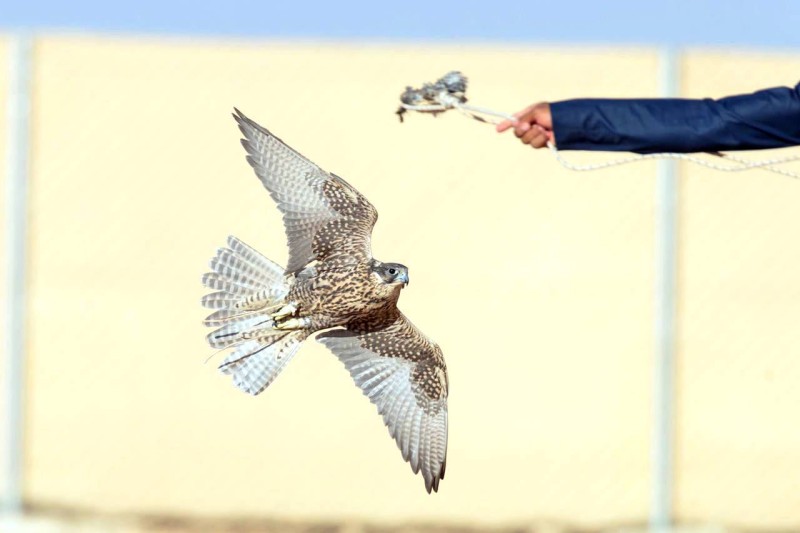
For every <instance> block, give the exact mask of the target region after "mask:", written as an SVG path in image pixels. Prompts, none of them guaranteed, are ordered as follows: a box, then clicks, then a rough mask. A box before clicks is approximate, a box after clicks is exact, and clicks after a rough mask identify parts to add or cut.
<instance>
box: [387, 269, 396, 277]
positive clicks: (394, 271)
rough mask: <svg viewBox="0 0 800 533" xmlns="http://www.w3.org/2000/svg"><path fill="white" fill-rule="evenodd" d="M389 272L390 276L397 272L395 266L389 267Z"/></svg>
mask: <svg viewBox="0 0 800 533" xmlns="http://www.w3.org/2000/svg"><path fill="white" fill-rule="evenodd" d="M389 274H391V275H392V276H394V275H395V274H397V269H396V268H390V269H389Z"/></svg>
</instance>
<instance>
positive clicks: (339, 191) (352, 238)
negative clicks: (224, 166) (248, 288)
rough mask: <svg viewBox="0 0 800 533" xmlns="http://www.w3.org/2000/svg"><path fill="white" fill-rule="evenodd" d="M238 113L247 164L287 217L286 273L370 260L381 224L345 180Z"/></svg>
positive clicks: (237, 119)
mask: <svg viewBox="0 0 800 533" xmlns="http://www.w3.org/2000/svg"><path fill="white" fill-rule="evenodd" d="M235 111H236V113H235V114H234V115H233V117H234V118H235V119H236V122H237V123H238V124H239V129H240V130H241V132H242V134H243V135H244V139H242V146H244V148H245V150H247V154H248V155H247V161H248V162H249V163H250V165H251V166H252V167H253V169H254V170H255V172H256V175H257V176H258V178H259V179H260V180H261V183H263V184H264V187H266V189H267V190H268V191H269V193H270V195H271V196H272V198H273V199H274V200H275V201H276V202H277V204H278V208H279V209H280V210H281V212H282V213H283V222H284V225H285V226H286V237H287V239H288V241H289V264H288V266H287V267H286V270H287V271H289V272H297V271H298V270H301V269H302V268H303V267H304V266H305V265H306V264H308V263H310V262H311V261H314V260H320V261H323V260H326V259H331V258H333V257H337V258H339V259H342V260H343V261H344V262H345V263H349V262H351V261H352V260H353V259H355V260H359V259H370V258H371V257H372V252H371V249H370V236H371V234H372V227H373V226H374V225H375V221H376V220H378V212H377V211H376V210H375V208H374V207H373V206H372V204H370V203H369V202H368V201H367V199H366V198H364V196H362V195H361V193H359V192H358V191H357V190H355V189H354V188H353V187H352V186H351V185H350V184H349V183H347V182H346V181H344V180H343V179H342V178H340V177H339V176H336V175H335V174H330V173H328V172H325V171H324V170H322V169H320V168H319V167H318V166H317V165H315V164H314V163H312V162H311V161H309V160H308V159H306V158H305V157H303V156H302V155H300V154H299V153H297V152H296V151H294V150H293V149H292V148H290V147H289V146H287V145H286V144H285V143H284V142H283V141H281V140H280V139H279V138H278V137H276V136H274V135H273V134H272V133H270V132H269V131H268V130H267V129H266V128H263V127H262V126H259V125H258V124H256V123H255V122H253V121H252V120H250V119H249V118H247V117H246V116H244V114H242V112H241V111H239V110H238V109H236V110H235ZM352 262H355V261H352Z"/></svg>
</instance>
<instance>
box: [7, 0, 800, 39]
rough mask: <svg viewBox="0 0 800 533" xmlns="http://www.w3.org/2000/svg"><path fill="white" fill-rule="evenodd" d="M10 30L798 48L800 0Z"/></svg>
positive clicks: (202, 7)
mask: <svg viewBox="0 0 800 533" xmlns="http://www.w3.org/2000/svg"><path fill="white" fill-rule="evenodd" d="M2 4H3V5H2V7H1V8H0V29H4V30H9V29H14V28H31V29H57V30H70V31H72V30H84V31H90V32H103V33H106V32H115V31H120V32H125V33H149V34H178V35H189V36H203V35H208V36H235V37H261V38H299V39H336V40H342V39H345V40H384V41H386V40H389V41H417V40H422V41H455V42H461V41H463V42H469V41H493V42H511V43H520V42H533V43H542V42H545V43H548V42H550V43H626V44H628V43H633V44H673V45H684V46H697V45H701V46H706V45H709V46H735V47H758V48H782V49H800V0H716V1H710V0H662V1H646V0H639V1H634V0H607V1H603V0H568V1H559V0H550V1H549V2H548V1H541V0H540V1H527V2H523V1H520V0H489V1H482V2H478V1H473V0H464V1H461V2H456V1H452V0H427V1H420V0H395V1H389V2H380V1H377V0H374V1H372V2H364V1H361V2H356V1H353V0H338V1H337V0H332V1H328V2H323V1H294V2H293V1H291V0H280V1H270V0H261V1H252V0H228V1H226V2H204V1H203V0H195V1H187V0H177V1H169V0H160V1H159V0H140V1H137V2H129V1H128V2H117V1H114V0H67V1H64V0H3V1H2Z"/></svg>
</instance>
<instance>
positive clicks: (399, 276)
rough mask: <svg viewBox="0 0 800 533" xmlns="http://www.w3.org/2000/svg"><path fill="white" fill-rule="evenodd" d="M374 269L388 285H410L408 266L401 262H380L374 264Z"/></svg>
mask: <svg viewBox="0 0 800 533" xmlns="http://www.w3.org/2000/svg"><path fill="white" fill-rule="evenodd" d="M372 271H373V272H374V273H375V274H377V275H378V277H379V278H380V279H381V281H382V282H383V283H386V284H387V285H398V284H401V283H402V284H403V287H405V286H406V285H408V267H407V266H405V265H401V264H400V263H379V262H377V261H376V262H375V263H374V264H373V265H372Z"/></svg>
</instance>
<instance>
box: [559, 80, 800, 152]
mask: <svg viewBox="0 0 800 533" xmlns="http://www.w3.org/2000/svg"><path fill="white" fill-rule="evenodd" d="M550 111H551V113H552V116H553V132H554V134H555V139H556V145H557V146H558V149H559V150H599V151H617V152H637V153H641V154H646V153H656V152H712V151H730V150H755V149H761V148H783V147H786V146H795V145H800V84H798V85H797V86H796V87H794V88H793V89H792V88H789V87H777V88H774V89H766V90H763V91H758V92H755V93H753V94H746V95H739V96H729V97H727V98H721V99H719V100H712V99H704V100H688V99H680V98H660V99H635V100H608V99H580V100H566V101H563V102H554V103H552V104H551V105H550Z"/></svg>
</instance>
